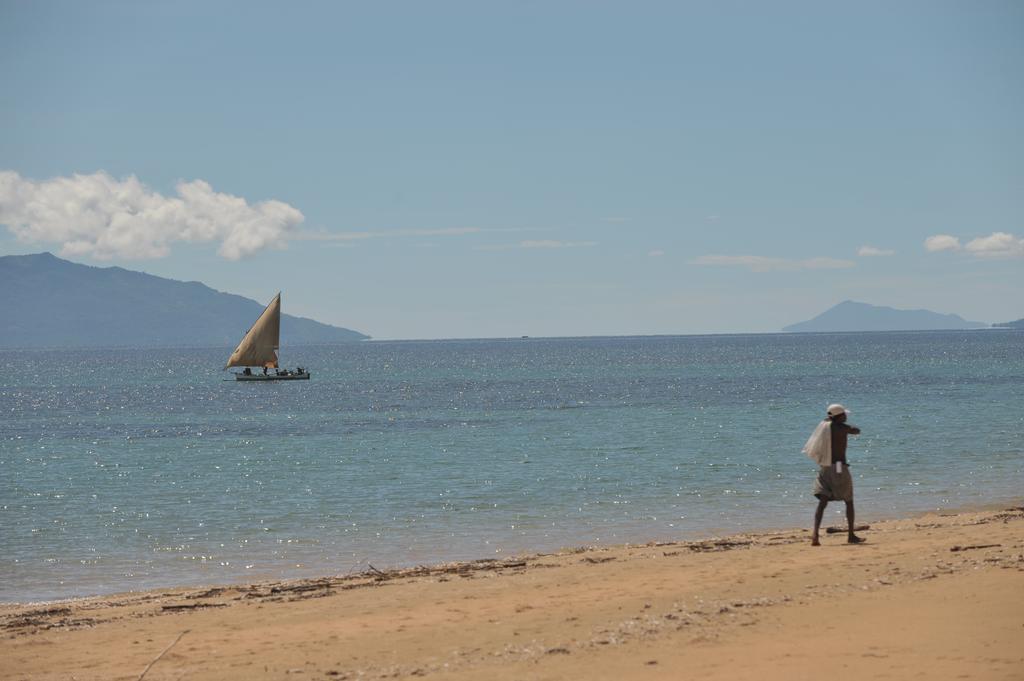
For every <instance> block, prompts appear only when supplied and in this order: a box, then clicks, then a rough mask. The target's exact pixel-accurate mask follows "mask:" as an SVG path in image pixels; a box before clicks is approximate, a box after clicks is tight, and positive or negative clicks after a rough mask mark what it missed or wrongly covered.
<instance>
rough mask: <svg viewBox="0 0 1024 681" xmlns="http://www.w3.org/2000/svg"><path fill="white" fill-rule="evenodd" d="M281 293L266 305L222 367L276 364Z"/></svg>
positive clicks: (271, 366) (279, 338)
mask: <svg viewBox="0 0 1024 681" xmlns="http://www.w3.org/2000/svg"><path fill="white" fill-rule="evenodd" d="M280 341H281V294H280V293H278V294H277V295H276V296H274V299H273V300H271V301H270V305H267V309H265V310H264V311H263V314H261V315H260V316H259V319H257V320H256V323H255V324H253V325H252V328H251V329H249V332H248V333H247V334H245V337H244V338H243V339H242V342H241V343H239V344H238V347H237V348H235V351H234V352H233V353H231V358H230V359H228V363H227V364H225V365H224V368H225V369H227V368H228V367H267V368H270V369H272V368H274V367H276V366H277V348H278V347H279V346H280V344H281V342H280Z"/></svg>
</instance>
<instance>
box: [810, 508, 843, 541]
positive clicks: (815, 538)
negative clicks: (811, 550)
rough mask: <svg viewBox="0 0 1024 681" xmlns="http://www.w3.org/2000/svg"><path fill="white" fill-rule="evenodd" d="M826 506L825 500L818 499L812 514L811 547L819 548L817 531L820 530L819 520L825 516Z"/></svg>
mask: <svg viewBox="0 0 1024 681" xmlns="http://www.w3.org/2000/svg"><path fill="white" fill-rule="evenodd" d="M826 506H828V501H827V500H825V499H818V510H816V511H815V512H814V532H813V533H812V534H811V546H821V542H819V541H818V530H819V529H821V519H822V517H823V516H824V515H825V507H826ZM847 508H849V507H847Z"/></svg>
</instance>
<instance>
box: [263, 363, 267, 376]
mask: <svg viewBox="0 0 1024 681" xmlns="http://www.w3.org/2000/svg"><path fill="white" fill-rule="evenodd" d="M263 375H264V376H266V375H267V367H266V365H263Z"/></svg>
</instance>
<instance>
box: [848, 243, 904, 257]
mask: <svg viewBox="0 0 1024 681" xmlns="http://www.w3.org/2000/svg"><path fill="white" fill-rule="evenodd" d="M895 254H896V251H890V250H888V249H885V248H875V247H874V246H861V247H860V248H858V249H857V255H859V256H861V257H862V258H870V257H875V256H879V257H880V256H886V255H895Z"/></svg>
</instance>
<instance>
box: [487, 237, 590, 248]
mask: <svg viewBox="0 0 1024 681" xmlns="http://www.w3.org/2000/svg"><path fill="white" fill-rule="evenodd" d="M596 245H597V242H596V241H557V240H555V239H533V240H527V241H520V242H519V243H517V244H498V245H493V246H477V248H476V250H478V251H511V250H515V249H521V248H524V249H541V250H545V249H547V250H553V249H560V248H589V247H591V246H596Z"/></svg>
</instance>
